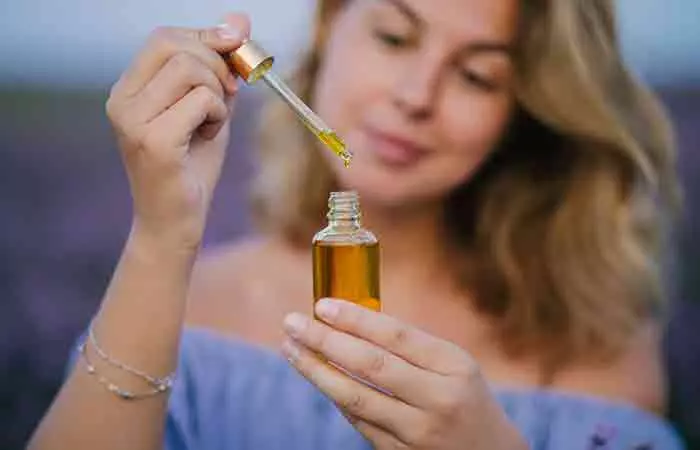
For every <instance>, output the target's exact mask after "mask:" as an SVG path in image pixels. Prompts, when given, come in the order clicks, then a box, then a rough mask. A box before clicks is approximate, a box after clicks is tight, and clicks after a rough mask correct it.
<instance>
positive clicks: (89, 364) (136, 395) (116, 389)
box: [78, 342, 171, 400]
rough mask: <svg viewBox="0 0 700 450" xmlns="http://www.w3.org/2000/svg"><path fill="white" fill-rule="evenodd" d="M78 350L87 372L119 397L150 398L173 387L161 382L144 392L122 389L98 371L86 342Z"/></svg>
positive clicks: (124, 398) (128, 398)
mask: <svg viewBox="0 0 700 450" xmlns="http://www.w3.org/2000/svg"><path fill="white" fill-rule="evenodd" d="M78 350H79V351H80V354H81V355H82V357H83V360H84V361H85V365H86V367H87V372H88V373H89V374H90V375H92V376H94V377H95V378H96V379H97V381H98V382H99V383H100V384H102V385H104V386H105V387H106V388H107V390H108V391H109V392H111V393H113V394H115V395H117V396H118V397H119V398H121V399H123V400H139V399H144V398H148V397H153V396H155V395H159V394H162V393H164V392H166V391H168V390H170V388H171V385H169V384H161V385H158V386H157V387H155V388H154V389H152V390H149V391H146V392H143V393H135V392H131V391H127V390H125V389H122V388H120V387H119V386H117V385H116V384H115V383H114V382H112V381H110V380H109V379H108V378H107V377H105V376H103V375H101V374H100V373H98V372H97V369H96V368H95V366H94V365H93V364H92V362H91V361H90V358H89V357H88V355H87V351H86V343H85V342H83V343H82V344H80V347H79V348H78Z"/></svg>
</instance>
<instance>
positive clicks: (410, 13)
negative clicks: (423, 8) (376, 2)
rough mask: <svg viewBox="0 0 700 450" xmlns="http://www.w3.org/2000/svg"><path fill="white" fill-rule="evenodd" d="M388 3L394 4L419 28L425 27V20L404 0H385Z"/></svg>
mask: <svg viewBox="0 0 700 450" xmlns="http://www.w3.org/2000/svg"><path fill="white" fill-rule="evenodd" d="M384 1H385V2H386V3H389V4H391V5H394V6H395V7H396V9H398V10H399V11H400V12H401V13H402V14H403V15H404V16H406V18H407V19H408V20H410V21H411V22H412V23H413V25H415V26H416V27H419V28H423V27H425V21H424V20H423V19H422V18H421V17H420V16H419V15H418V13H417V12H415V11H414V10H413V9H411V7H410V6H408V5H407V4H406V3H405V2H404V1H403V0H384Z"/></svg>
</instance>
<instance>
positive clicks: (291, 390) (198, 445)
mask: <svg viewBox="0 0 700 450" xmlns="http://www.w3.org/2000/svg"><path fill="white" fill-rule="evenodd" d="M494 395H495V397H496V398H497V399H498V401H499V403H500V404H501V406H502V407H503V409H504V410H505V412H506V413H507V415H508V416H509V418H510V419H511V421H512V422H513V423H514V424H515V425H516V426H517V427H518V428H519V429H520V431H521V432H522V434H523V436H525V438H526V439H527V441H528V442H529V444H530V448H531V449H532V450H554V449H557V450H559V449H561V450H592V449H598V450H662V449H663V450H677V449H682V448H683V444H682V443H681V441H680V439H679V437H678V434H677V433H676V432H675V430H674V429H673V427H672V426H671V425H670V424H669V423H668V422H666V421H664V420H663V419H661V418H659V417H657V416H654V415H652V414H650V413H647V412H645V411H642V410H640V409H637V408H635V407H633V406H631V405H626V404H623V403H617V402H610V401H605V400H602V399H598V398H589V397H582V396H578V395H569V394H565V393H562V392H553V391H546V390H527V391H514V390H500V389H494ZM165 440H166V442H165V446H166V449H167V450H331V449H332V450H371V448H372V447H371V445H370V444H369V442H367V441H366V440H365V439H364V438H363V437H362V435H360V434H359V433H358V432H357V431H355V429H354V428H352V426H351V425H350V424H348V423H347V422H346V420H345V418H344V417H343V416H342V415H341V414H340V413H339V411H338V410H337V409H336V407H335V405H334V404H333V403H332V402H331V401H330V400H329V399H328V398H326V397H325V396H324V395H323V394H322V393H321V392H320V391H318V390H317V389H316V388H315V387H314V386H313V385H312V384H311V383H310V382H308V381H307V380H306V379H305V378H303V377H302V376H301V375H299V374H298V373H297V371H296V370H295V369H294V368H293V367H292V366H291V365H290V364H289V363H288V362H287V361H286V360H285V359H283V358H282V357H281V356H279V355H278V354H277V353H275V352H273V351H270V350H264V349H262V348H259V347H257V346H254V345H251V344H248V343H246V342H244V341H241V340H237V339H235V338H231V337H228V336H223V335H220V334H217V333H216V332H213V331H209V330H205V329H196V328H187V329H186V330H185V332H184V333H183V336H182V342H181V346H180V361H179V366H178V370H177V374H176V380H175V383H174V386H173V391H172V393H171V397H170V403H169V408H168V415H167V423H166V438H165Z"/></svg>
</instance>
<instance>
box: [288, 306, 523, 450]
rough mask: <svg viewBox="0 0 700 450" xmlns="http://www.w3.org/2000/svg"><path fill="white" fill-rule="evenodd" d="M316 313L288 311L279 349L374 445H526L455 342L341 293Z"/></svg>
mask: <svg viewBox="0 0 700 450" xmlns="http://www.w3.org/2000/svg"><path fill="white" fill-rule="evenodd" d="M316 314H317V315H318V316H319V317H320V318H321V319H322V320H323V322H321V321H318V320H313V319H312V318H310V317H307V316H304V315H301V314H297V313H294V314H290V315H289V316H287V318H286V320H285V330H286V332H287V333H288V334H289V336H290V338H289V339H288V340H287V341H286V342H285V344H284V345H283V347H282V350H283V353H284V354H285V356H287V358H288V359H289V360H290V361H291V362H292V364H293V365H294V366H295V367H296V369H297V370H298V371H299V372H300V373H301V374H302V375H304V376H305V377H306V378H308V379H309V380H310V381H311V382H312V383H313V384H315V385H316V386H317V387H318V388H319V389H320V390H321V391H322V392H324V393H325V394H326V395H327V396H328V397H329V398H331V399H332V400H333V401H334V402H335V403H336V404H337V405H338V407H339V408H340V410H341V411H342V412H343V414H344V415H345V416H346V417H347V418H348V420H349V421H350V423H351V424H352V425H353V426H354V427H355V428H356V429H357V430H358V431H359V432H360V433H362V434H363V435H364V436H365V437H366V438H367V439H368V440H369V441H370V442H371V443H372V444H373V445H374V447H375V449H377V450H389V449H392V450H393V449H397V448H405V449H430V450H448V449H471V450H480V449H489V450H500V449H508V450H515V449H524V448H526V445H525V443H524V441H523V439H522V437H521V436H520V435H519V433H518V431H517V430H516V429H515V428H514V426H513V425H511V424H510V423H509V421H508V419H507V418H506V416H505V414H504V412H503V411H502V409H501V408H500V406H499V405H498V404H497V402H496V401H495V399H494V398H493V397H492V396H491V394H490V392H489V390H488V387H487V384H486V381H485V380H484V378H483V377H482V375H481V373H480V371H479V367H478V365H477V364H476V362H475V361H474V360H473V359H472V358H471V357H470V356H469V355H468V354H467V353H466V352H465V351H464V350H462V349H461V348H460V347H458V346H456V345H454V344H452V343H450V342H447V341H444V340H441V339H438V338H436V337H434V336H431V335H429V334H427V333H425V332H422V331H420V330H418V329H416V328H413V327H411V326H409V325H406V324H404V323H402V322H400V321H398V320H396V319H394V318H392V317H390V316H388V315H386V314H383V313H378V312H374V311H371V310H369V309H367V308H364V307H361V306H358V305H355V304H352V303H349V302H345V301H340V300H330V299H329V300H326V299H324V300H322V301H320V302H318V303H317V306H316ZM318 355H320V357H321V358H325V359H326V360H328V361H330V362H332V363H334V365H335V366H340V367H342V368H343V369H344V370H345V371H347V372H349V373H351V374H353V375H355V376H356V377H359V378H361V379H362V380H365V381H366V382H369V383H370V384H372V385H373V386H376V387H377V388H378V389H374V388H372V387H369V386H367V385H366V384H365V383H362V382H360V381H357V379H356V378H353V377H351V376H348V375H347V374H346V373H345V372H344V371H342V370H338V369H337V368H335V367H334V366H333V365H330V364H327V363H325V362H324V361H323V360H322V359H320V358H319V356H318Z"/></svg>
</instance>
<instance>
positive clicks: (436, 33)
mask: <svg viewBox="0 0 700 450" xmlns="http://www.w3.org/2000/svg"><path fill="white" fill-rule="evenodd" d="M517 16H518V2H517V0H430V1H425V0H350V1H348V3H347V5H346V6H345V7H344V8H343V9H342V10H341V11H340V12H339V13H338V14H337V15H336V16H335V17H334V21H333V23H332V24H329V25H330V29H329V35H328V41H327V43H326V47H325V49H324V53H323V58H322V65H321V68H320V71H319V74H318V82H317V85H316V86H315V91H314V103H313V106H314V109H315V110H316V111H317V112H318V113H319V115H320V116H321V117H322V118H324V120H325V121H326V122H328V124H329V125H330V126H331V127H332V128H334V129H335V130H336V131H337V132H338V134H339V136H341V137H342V138H343V139H344V140H345V142H346V144H347V145H348V149H349V150H350V151H351V152H352V153H353V154H354V159H353V161H352V164H351V166H350V168H348V169H345V168H343V165H342V161H341V160H340V159H339V158H337V157H336V156H335V155H334V154H333V153H331V152H330V151H325V152H324V155H325V156H326V157H327V158H328V159H329V162H330V163H331V165H332V167H333V170H334V171H335V173H336V175H337V177H338V180H339V183H340V185H341V187H342V188H345V189H356V190H357V191H358V192H359V193H360V195H361V196H362V198H363V202H368V203H369V202H371V203H373V204H376V205H380V206H386V207H405V206H410V205H415V204H416V203H423V202H430V203H432V202H435V201H436V200H438V201H439V200H441V199H442V198H444V197H445V196H446V195H447V194H448V193H449V192H450V191H452V190H453V189H454V188H456V187H457V186H458V185H460V184H462V183H463V182H465V180H467V179H468V178H469V177H470V176H471V174H472V173H473V172H474V171H475V169H476V168H477V167H478V166H479V164H480V163H481V162H482V161H483V160H484V159H485V158H486V157H487V156H488V155H489V153H490V152H491V151H493V149H494V147H495V146H496V145H497V144H498V141H499V139H500V138H501V136H502V134H503V132H504V129H505V127H506V126H507V123H508V120H509V117H510V112H511V109H512V104H513V98H512V92H511V84H512V78H513V68H512V64H511V58H510V53H511V48H512V45H513V40H514V38H515V33H516V27H517Z"/></svg>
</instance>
